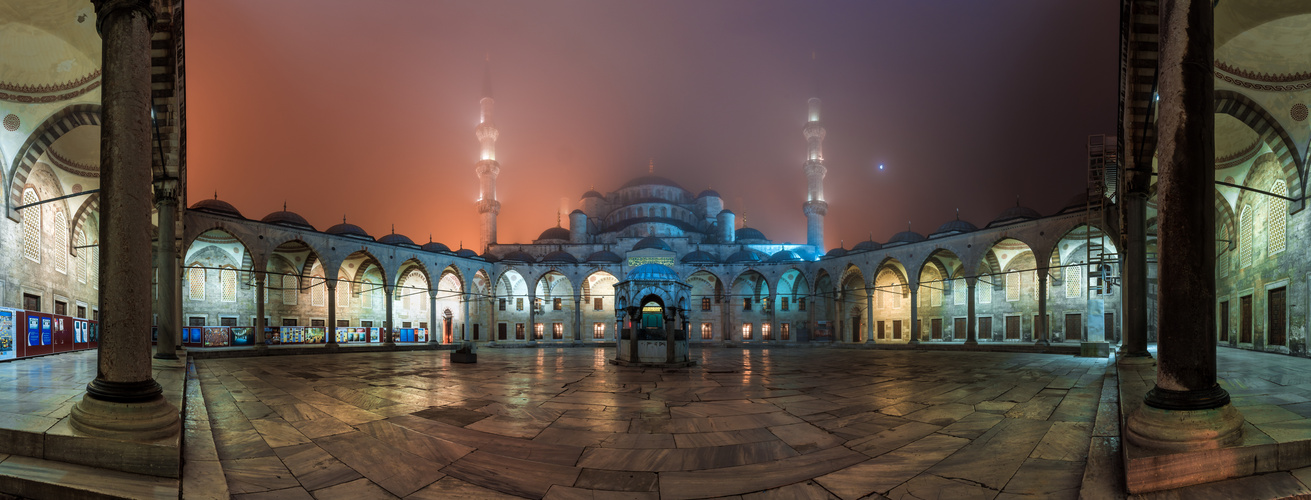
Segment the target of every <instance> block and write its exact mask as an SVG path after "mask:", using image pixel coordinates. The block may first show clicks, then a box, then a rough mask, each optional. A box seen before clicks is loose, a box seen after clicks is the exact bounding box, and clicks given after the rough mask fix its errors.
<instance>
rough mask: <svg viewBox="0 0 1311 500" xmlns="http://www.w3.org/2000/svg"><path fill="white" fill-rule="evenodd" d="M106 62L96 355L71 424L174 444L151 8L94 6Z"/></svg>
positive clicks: (105, 0)
mask: <svg viewBox="0 0 1311 500" xmlns="http://www.w3.org/2000/svg"><path fill="white" fill-rule="evenodd" d="M95 7H96V15H97V21H96V24H97V28H98V29H99V31H100V36H101V39H102V43H103V45H102V47H103V50H102V54H103V57H104V59H103V64H102V67H103V76H102V77H101V81H102V82H103V86H104V90H103V91H102V92H103V94H102V95H103V104H102V108H101V109H102V110H101V113H102V116H103V122H102V123H103V124H102V126H101V129H100V164H101V178H100V179H101V185H100V199H101V202H100V207H101V208H100V210H101V214H102V215H101V220H100V224H101V233H100V234H101V235H102V236H101V239H100V255H101V256H102V257H101V259H100V328H101V330H100V331H101V334H100V349H99V350H98V352H97V356H96V364H97V372H96V379H95V380H93V381H91V383H89V384H87V392H86V395H84V396H83V397H82V400H81V401H78V403H77V404H76V405H75V406H73V408H72V410H71V412H70V416H71V418H70V424H71V425H72V427H73V428H74V429H77V430H78V431H81V432H85V433H87V434H91V435H96V436H103V437H112V438H117V439H129V440H154V439H162V438H167V437H170V436H175V435H177V433H178V430H179V429H180V426H179V421H178V409H177V408H176V407H174V406H173V405H172V404H170V403H169V402H168V401H167V400H166V399H164V395H163V391H162V390H161V388H160V386H159V383H157V382H155V379H154V378H153V377H152V372H151V358H150V311H151V302H150V295H151V293H150V291H151V290H150V267H151V266H150V232H151V230H150V225H151V223H150V208H151V207H150V203H151V197H150V182H151V177H152V175H151V169H150V27H151V26H152V25H153V23H154V20H155V14H154V10H153V9H152V8H151V6H150V2H148V1H146V0H100V1H96V2H95Z"/></svg>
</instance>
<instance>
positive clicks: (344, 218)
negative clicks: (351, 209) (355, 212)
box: [341, 214, 346, 224]
mask: <svg viewBox="0 0 1311 500" xmlns="http://www.w3.org/2000/svg"><path fill="white" fill-rule="evenodd" d="M341 223H342V224H345V223H346V214H341Z"/></svg>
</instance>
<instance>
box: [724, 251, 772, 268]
mask: <svg viewBox="0 0 1311 500" xmlns="http://www.w3.org/2000/svg"><path fill="white" fill-rule="evenodd" d="M762 260H764V259H761V258H760V252H756V251H754V250H748V249H746V248H743V249H741V250H738V251H736V252H733V255H729V256H728V259H726V260H725V261H724V262H727V263H729V264H737V263H739V262H760V261H762Z"/></svg>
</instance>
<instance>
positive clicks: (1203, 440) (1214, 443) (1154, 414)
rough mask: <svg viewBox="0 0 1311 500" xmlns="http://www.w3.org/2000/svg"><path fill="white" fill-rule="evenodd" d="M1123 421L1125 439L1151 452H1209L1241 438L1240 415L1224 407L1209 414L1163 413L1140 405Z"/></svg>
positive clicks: (1168, 411)
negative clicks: (1151, 450)
mask: <svg viewBox="0 0 1311 500" xmlns="http://www.w3.org/2000/svg"><path fill="white" fill-rule="evenodd" d="M1125 420H1126V422H1125V430H1124V435H1125V438H1126V439H1128V440H1129V442H1130V443H1133V444H1134V445H1137V446H1141V447H1144V448H1150V449H1153V450H1160V451H1170V452H1188V451H1197V450H1210V449H1216V448H1223V447H1225V446H1229V445H1233V444H1235V443H1238V442H1239V441H1241V440H1242V438H1243V422H1244V420H1243V414H1242V413H1239V411H1238V409H1237V408H1234V406H1233V405H1231V404H1227V403H1226V404H1225V405H1224V406H1221V407H1219V408H1214V409H1209V410H1164V409H1160V408H1154V407H1151V406H1148V405H1146V404H1143V405H1140V406H1139V407H1138V409H1137V410H1134V412H1133V413H1131V414H1129V417H1128V418H1127V419H1125Z"/></svg>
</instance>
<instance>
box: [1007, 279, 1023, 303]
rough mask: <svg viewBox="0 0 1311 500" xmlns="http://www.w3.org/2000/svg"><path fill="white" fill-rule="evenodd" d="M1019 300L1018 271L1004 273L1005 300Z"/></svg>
mask: <svg viewBox="0 0 1311 500" xmlns="http://www.w3.org/2000/svg"><path fill="white" fill-rule="evenodd" d="M1017 300H1020V273H1016V272H1010V273H1006V302H1015V301H1017Z"/></svg>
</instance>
